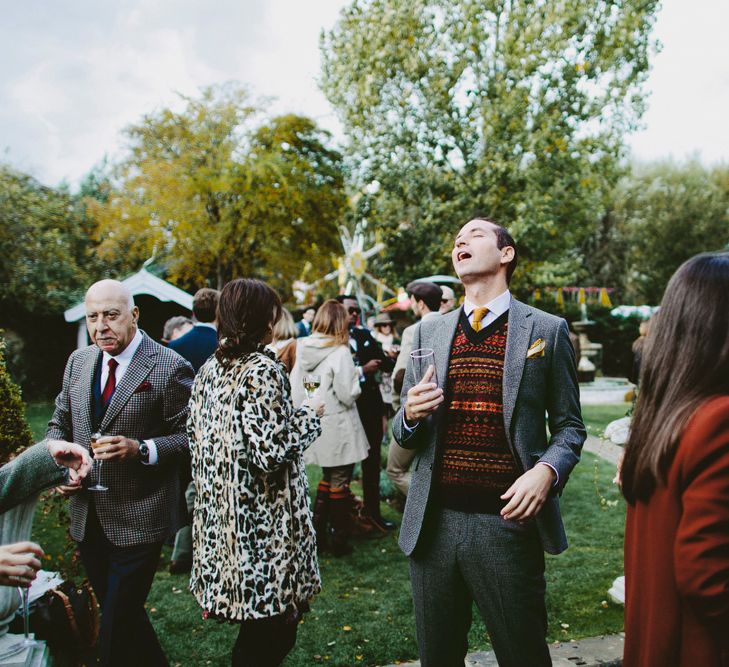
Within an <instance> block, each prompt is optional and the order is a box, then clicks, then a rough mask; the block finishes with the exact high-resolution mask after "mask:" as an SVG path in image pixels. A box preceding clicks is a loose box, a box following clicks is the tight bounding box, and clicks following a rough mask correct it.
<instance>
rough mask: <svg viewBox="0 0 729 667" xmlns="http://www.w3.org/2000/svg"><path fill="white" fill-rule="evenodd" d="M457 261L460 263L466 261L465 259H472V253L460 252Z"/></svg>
mask: <svg viewBox="0 0 729 667" xmlns="http://www.w3.org/2000/svg"><path fill="white" fill-rule="evenodd" d="M456 259H457V260H458V261H459V262H460V261H461V260H464V259H471V253H470V252H466V251H465V250H461V251H460V252H459V253H458V254H457V255H456Z"/></svg>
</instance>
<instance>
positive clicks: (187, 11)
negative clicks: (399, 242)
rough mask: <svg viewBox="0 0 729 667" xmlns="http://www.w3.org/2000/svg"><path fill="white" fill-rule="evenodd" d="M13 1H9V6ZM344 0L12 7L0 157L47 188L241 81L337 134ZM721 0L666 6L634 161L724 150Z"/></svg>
mask: <svg viewBox="0 0 729 667" xmlns="http://www.w3.org/2000/svg"><path fill="white" fill-rule="evenodd" d="M6 4H8V3H6ZM345 4H346V2H345V0H316V1H315V2H313V3H311V2H310V3H307V2H300V0H268V1H267V2H265V3H264V2H259V1H258V0H217V1H215V2H203V0H156V1H155V2H152V1H150V0H117V2H116V3H114V4H111V3H103V2H102V3H99V2H95V1H94V0H75V1H74V2H73V3H47V2H44V3H41V2H39V1H38V0H28V2H27V3H12V4H8V6H7V7H4V8H3V21H2V22H0V60H1V61H2V62H3V68H2V69H0V155H2V153H3V152H5V155H4V156H3V157H4V159H6V160H8V161H10V162H11V163H12V164H14V165H15V166H16V167H17V168H19V169H22V170H24V171H29V172H31V173H33V174H35V175H36V176H37V177H39V178H40V179H41V180H42V181H44V182H46V183H49V184H56V183H58V182H59V181H60V180H61V179H63V178H65V179H68V180H70V181H71V182H76V181H78V179H79V178H80V177H81V176H83V175H84V174H85V173H86V172H87V171H88V170H89V169H90V168H91V167H92V166H93V165H94V164H95V163H96V162H98V161H99V160H100V159H101V158H102V157H103V156H104V155H105V154H112V155H113V154H114V153H116V152H117V151H118V150H119V148H120V146H121V145H122V142H123V138H122V136H121V131H122V129H123V128H124V127H125V126H127V125H128V124H130V123H133V122H135V121H137V120H139V118H140V117H141V116H142V115H143V114H145V113H150V112H153V111H155V110H156V109H159V108H160V107H162V106H165V105H176V104H179V100H178V98H177V96H176V92H180V93H183V94H187V95H194V94H196V92H197V91H198V90H199V88H201V87H203V86H206V85H210V84H213V83H221V82H224V81H228V80H238V81H241V82H243V83H245V84H250V86H251V89H252V92H253V94H254V95H255V96H273V97H276V98H277V100H276V101H274V102H272V103H271V105H270V107H269V108H270V110H271V111H272V112H274V113H282V112H294V113H305V114H307V115H310V116H313V117H314V118H315V119H316V120H317V121H318V122H319V123H320V124H322V125H323V126H325V127H327V128H328V129H330V130H333V131H335V132H337V131H338V124H337V121H336V117H335V115H334V113H333V111H332V110H331V108H330V107H329V105H328V103H327V101H326V99H325V98H324V96H323V95H322V93H321V92H320V91H319V90H318V88H317V86H316V78H317V77H318V75H319V67H320V61H319V34H320V32H321V30H322V28H325V29H329V28H331V27H332V26H333V25H334V23H335V21H336V18H337V14H338V12H339V10H340V8H341V7H343V6H344V5H345ZM726 25H729V3H726V2H725V1H724V0H694V1H693V2H691V3H686V2H684V1H682V0H665V2H664V8H663V9H662V10H661V14H660V15H659V19H658V23H657V28H656V33H657V36H658V37H659V39H661V40H662V41H663V43H664V45H665V46H664V49H663V51H662V53H660V54H659V55H658V56H657V57H656V58H655V60H654V69H653V73H652V74H651V77H650V80H649V82H648V89H649V90H651V91H652V96H651V98H650V107H649V110H648V112H647V114H646V116H645V123H646V125H647V128H646V129H645V130H643V131H641V132H638V133H636V134H635V135H634V136H632V137H629V138H628V141H629V144H630V146H631V147H632V148H633V152H634V154H635V155H636V156H637V157H638V158H639V159H655V158H660V157H666V156H668V155H671V154H673V155H674V156H676V157H679V158H682V157H685V156H686V155H688V154H690V153H692V152H694V151H697V150H698V151H700V152H701V155H702V157H703V158H704V159H705V160H706V161H710V162H713V161H717V160H720V159H724V160H726V159H728V158H729V146H728V145H727V142H726V141H722V139H723V137H724V136H725V134H726V131H725V119H724V116H725V110H726V109H727V108H729V58H728V57H727V55H729V54H728V53H727V47H726V41H725V39H724V35H723V29H724V27H725V26H726Z"/></svg>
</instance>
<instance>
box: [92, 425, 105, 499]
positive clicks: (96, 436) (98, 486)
mask: <svg viewBox="0 0 729 667" xmlns="http://www.w3.org/2000/svg"><path fill="white" fill-rule="evenodd" d="M102 437H103V434H102V433H98V432H96V433H92V434H91V449H98V448H99V447H103V446H104V443H102V444H99V442H98V440H99V438H102ZM103 464H104V462H103V461H99V480H98V481H97V482H96V484H94V485H93V486H90V487H88V490H89V491H108V490H109V487H108V486H104V485H103V484H102V483H101V466H102V465H103Z"/></svg>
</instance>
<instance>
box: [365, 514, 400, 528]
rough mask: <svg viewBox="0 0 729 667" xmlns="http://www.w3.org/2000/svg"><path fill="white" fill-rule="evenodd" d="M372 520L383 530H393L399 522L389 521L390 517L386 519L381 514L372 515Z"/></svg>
mask: <svg viewBox="0 0 729 667" xmlns="http://www.w3.org/2000/svg"><path fill="white" fill-rule="evenodd" d="M370 521H372V523H374V524H375V526H376V527H377V528H379V529H380V530H381V531H383V532H384V531H387V530H393V529H394V528H396V527H397V524H396V523H395V522H394V521H389V520H388V519H385V518H384V517H381V516H371V517H370Z"/></svg>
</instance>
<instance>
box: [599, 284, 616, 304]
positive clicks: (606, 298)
mask: <svg viewBox="0 0 729 667" xmlns="http://www.w3.org/2000/svg"><path fill="white" fill-rule="evenodd" d="M600 305H601V306H602V307H603V308H612V307H613V302H612V301H610V295H609V294H608V291H607V289H605V288H604V287H602V288H601V289H600Z"/></svg>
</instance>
